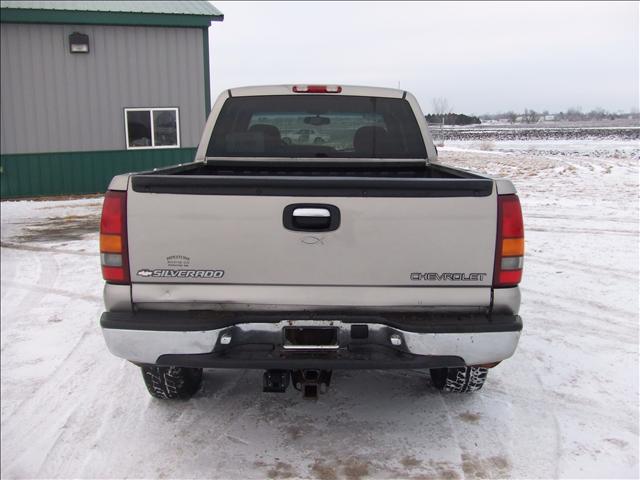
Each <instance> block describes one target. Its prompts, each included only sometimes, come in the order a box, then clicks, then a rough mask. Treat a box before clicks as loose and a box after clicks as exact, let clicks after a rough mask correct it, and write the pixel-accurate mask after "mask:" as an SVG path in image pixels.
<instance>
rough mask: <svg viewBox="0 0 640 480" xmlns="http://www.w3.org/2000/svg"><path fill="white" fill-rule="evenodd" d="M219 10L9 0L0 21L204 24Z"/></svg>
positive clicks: (193, 4)
mask: <svg viewBox="0 0 640 480" xmlns="http://www.w3.org/2000/svg"><path fill="white" fill-rule="evenodd" d="M223 19H224V15H223V14H222V12H220V10H218V9H217V8H216V7H214V6H213V5H212V4H210V3H209V2H206V1H200V0H190V1H177V2H168V1H166V2H162V1H144V2H142V1H137V2H130V1H10V0H2V3H0V21H2V22H3V23H4V22H11V23H65V24H71V23H73V24H97V25H147V26H173V27H206V26H209V25H210V23H211V22H212V21H222V20H223Z"/></svg>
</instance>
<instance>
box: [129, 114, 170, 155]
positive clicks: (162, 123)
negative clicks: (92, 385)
mask: <svg viewBox="0 0 640 480" xmlns="http://www.w3.org/2000/svg"><path fill="white" fill-rule="evenodd" d="M124 128H125V133H126V136H127V150H130V149H142V148H172V147H179V146H180V116H179V114H178V109H177V108H125V109H124Z"/></svg>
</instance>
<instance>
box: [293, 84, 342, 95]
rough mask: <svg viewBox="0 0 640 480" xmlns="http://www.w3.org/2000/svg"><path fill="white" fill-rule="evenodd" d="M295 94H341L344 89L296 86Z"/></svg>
mask: <svg viewBox="0 0 640 480" xmlns="http://www.w3.org/2000/svg"><path fill="white" fill-rule="evenodd" d="M293 91H294V93H340V92H341V91H342V87H341V86H339V85H295V86H294V87H293Z"/></svg>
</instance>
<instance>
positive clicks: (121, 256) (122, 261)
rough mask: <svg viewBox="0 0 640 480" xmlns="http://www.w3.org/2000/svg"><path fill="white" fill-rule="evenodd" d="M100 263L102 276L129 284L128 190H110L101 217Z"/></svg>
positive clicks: (112, 281)
mask: <svg viewBox="0 0 640 480" xmlns="http://www.w3.org/2000/svg"><path fill="white" fill-rule="evenodd" d="M100 263H101V264H102V278H104V279H105V280H106V281H107V282H110V283H123V284H129V283H130V280H129V254H128V252H127V192H116V191H112V190H109V191H108V192H107V193H106V194H105V196H104V203H103V204H102V218H101V219H100Z"/></svg>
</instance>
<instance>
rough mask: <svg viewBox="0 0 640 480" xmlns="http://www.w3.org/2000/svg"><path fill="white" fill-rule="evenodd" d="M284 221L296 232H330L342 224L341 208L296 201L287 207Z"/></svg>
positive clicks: (283, 217) (284, 223)
mask: <svg viewBox="0 0 640 480" xmlns="http://www.w3.org/2000/svg"><path fill="white" fill-rule="evenodd" d="M282 223H283V225H284V227H285V228H286V229H288V230H293V231H294V232H330V231H332V230H336V229H337V228H338V227H339V226H340V210H338V207H336V206H334V205H327V204H309V203H295V204H293V205H288V206H286V207H285V209H284V212H283V213H282Z"/></svg>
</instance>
